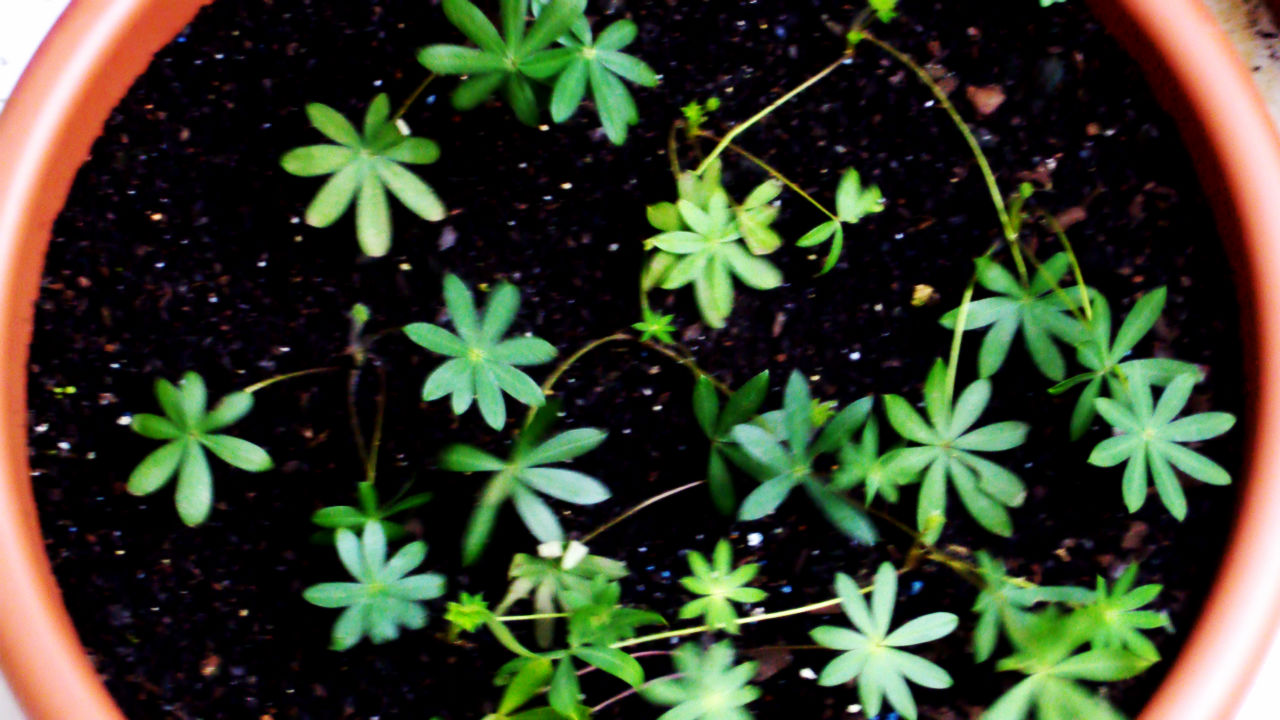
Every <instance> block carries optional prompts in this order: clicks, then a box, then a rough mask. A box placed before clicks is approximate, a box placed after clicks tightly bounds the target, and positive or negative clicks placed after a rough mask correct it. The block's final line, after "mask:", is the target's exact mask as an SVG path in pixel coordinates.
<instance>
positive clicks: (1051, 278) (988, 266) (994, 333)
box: [941, 252, 1087, 382]
mask: <svg viewBox="0 0 1280 720" xmlns="http://www.w3.org/2000/svg"><path fill="white" fill-rule="evenodd" d="M974 264H975V265H976V266H977V279H978V284H979V285H981V286H982V287H984V288H986V289H987V290H989V291H991V292H993V293H996V297H990V298H984V299H982V300H975V301H973V302H972V303H970V304H969V310H968V315H967V316H966V318H965V323H964V329H965V330H978V329H981V328H989V329H988V330H987V334H986V336H985V337H984V338H983V339H982V348H981V349H980V350H979V352H978V376H979V377H984V378H987V377H991V376H992V375H995V374H996V372H997V371H998V370H999V369H1000V367H1001V366H1002V365H1004V361H1005V359H1006V358H1007V357H1008V356H1009V348H1010V347H1011V346H1012V344H1013V336H1014V335H1016V334H1017V333H1018V332H1019V331H1021V332H1022V339H1023V340H1024V341H1025V342H1026V346H1027V352H1028V353H1030V355H1031V359H1032V361H1033V362H1035V365H1036V367H1037V368H1039V370H1040V372H1041V373H1043V374H1044V376H1045V377H1047V378H1049V379H1050V380H1053V381H1055V382H1057V381H1060V380H1062V379H1063V378H1064V377H1065V376H1066V373H1067V369H1066V368H1067V363H1066V360H1065V359H1063V357H1062V351H1061V350H1059V349H1058V346H1057V344H1056V342H1055V340H1057V341H1061V342H1066V343H1069V344H1071V345H1075V346H1079V345H1080V344H1081V343H1083V342H1084V341H1085V338H1086V337H1087V334H1086V330H1085V327H1084V325H1083V324H1082V323H1081V322H1080V321H1079V320H1076V319H1075V318H1074V317H1072V316H1071V310H1072V309H1073V308H1074V307H1076V306H1077V305H1078V303H1077V299H1078V293H1079V290H1078V289H1075V288H1072V289H1069V290H1062V289H1061V287H1060V285H1059V283H1061V281H1062V279H1063V276H1064V275H1066V274H1067V273H1068V272H1070V270H1071V259H1070V257H1069V256H1068V255H1067V253H1065V252H1060V253H1057V254H1056V255H1054V256H1053V257H1051V258H1049V259H1048V260H1047V261H1045V263H1044V264H1043V265H1041V266H1040V267H1039V268H1037V269H1036V274H1035V279H1034V280H1032V281H1031V284H1030V285H1029V286H1023V285H1022V284H1021V283H1019V282H1018V280H1017V278H1015V277H1014V276H1013V273H1010V272H1009V271H1008V270H1007V269H1005V267H1004V266H1003V265H1001V264H1000V263H998V262H996V261H995V260H992V259H991V258H989V257H985V256H984V257H980V258H978V259H977V260H975V261H974ZM1055 287H1056V288H1057V289H1058V290H1059V291H1060V292H1055ZM959 314H960V309H959V308H956V309H955V310H952V311H951V312H949V313H947V314H946V315H943V316H942V320H941V323H942V326H943V327H945V328H948V329H951V328H954V327H955V326H956V319H957V317H958V316H959Z"/></svg>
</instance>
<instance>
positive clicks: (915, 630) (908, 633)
mask: <svg viewBox="0 0 1280 720" xmlns="http://www.w3.org/2000/svg"><path fill="white" fill-rule="evenodd" d="M959 624H960V618H959V617H957V616H955V615H953V614H952V613H947V612H936V613H930V614H928V615H924V616H922V617H918V618H916V619H914V620H911V621H909V622H906V623H904V624H903V625H902V626H901V627H899V628H898V629H897V630H894V631H893V632H892V633H890V634H889V635H888V637H886V638H885V640H884V642H885V644H886V645H891V646H894V647H903V646H906V645H919V644H920V643H926V642H932V641H934V640H937V639H938V638H941V637H944V636H946V635H950V634H951V633H952V631H954V630H955V629H956V627H958V626H959Z"/></svg>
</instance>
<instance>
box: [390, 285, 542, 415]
mask: <svg viewBox="0 0 1280 720" xmlns="http://www.w3.org/2000/svg"><path fill="white" fill-rule="evenodd" d="M444 303H445V307H447V308H448V309H449V317H450V318H451V319H452V320H453V327H454V329H455V330H457V334H454V333H452V332H449V331H448V330H445V329H444V328H442V327H440V326H438V325H432V324H431V323H422V322H420V323H412V324H409V325H406V326H404V333H405V335H408V336H409V339H410V340H412V341H414V342H416V343H417V344H419V345H421V346H422V347H424V348H426V349H428V350H430V351H432V352H434V353H439V354H441V355H447V356H449V357H452V358H453V359H452V360H449V361H447V362H445V363H444V364H443V365H441V366H440V367H438V368H436V369H435V371H434V372H432V373H431V375H429V376H428V377H427V381H426V383H424V384H423V386H422V399H423V400H424V401H425V402H431V401H432V400H438V399H440V398H442V397H444V396H445V395H449V396H451V397H450V400H451V403H452V406H453V413H454V414H455V415H461V414H462V413H464V412H466V411H467V409H468V408H470V407H471V403H472V401H475V402H476V404H477V405H479V407H480V414H481V416H483V417H484V421H485V422H486V423H488V424H489V427H492V428H493V429H495V430H501V429H502V426H503V425H505V424H506V422H507V405H506V402H505V401H504V400H503V399H502V393H503V392H505V393H507V394H508V395H510V396H511V397H513V398H515V399H516V400H518V401H520V402H522V403H524V404H525V405H529V406H532V407H541V406H542V405H543V404H544V403H545V402H546V397H545V396H544V395H543V393H542V388H540V387H538V384H537V383H536V382H534V381H533V378H531V377H529V376H528V375H526V374H525V373H524V372H522V371H521V370H519V369H518V367H519V366H526V365H541V364H543V363H546V362H550V361H551V359H552V358H554V357H555V356H556V349H555V346H553V345H552V344H551V343H549V342H547V341H546V340H543V339H542V338H537V337H517V338H510V339H507V340H504V339H503V336H504V335H506V334H507V330H509V329H510V328H511V323H513V322H514V321H515V318H516V312H517V311H518V310H519V309H520V291H519V290H517V289H516V287H515V286H514V285H512V284H510V283H502V284H501V285H499V286H498V288H497V289H496V290H494V291H493V295H492V296H491V297H490V298H489V301H488V303H486V304H485V308H484V312H483V313H477V312H476V303H475V297H474V296H473V295H472V294H471V289H470V288H468V287H467V286H466V284H465V283H463V282H462V281H461V280H459V279H458V276H456V275H452V274H450V275H446V276H445V278H444Z"/></svg>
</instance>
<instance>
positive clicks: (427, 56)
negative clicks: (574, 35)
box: [418, 0, 586, 125]
mask: <svg viewBox="0 0 1280 720" xmlns="http://www.w3.org/2000/svg"><path fill="white" fill-rule="evenodd" d="M543 5H545V7H541V9H540V11H539V12H538V14H537V18H536V19H535V20H534V21H533V22H532V23H531V24H530V23H528V15H529V0H502V2H501V7H500V14H501V17H502V26H503V31H502V33H501V34H499V32H498V29H497V28H496V27H494V25H493V23H492V22H490V21H489V19H488V18H487V17H485V15H484V13H483V12H482V11H481V10H480V9H479V8H478V7H476V6H475V5H474V4H472V3H471V2H468V0H444V3H443V6H444V13H445V17H446V18H448V20H449V22H451V23H452V24H453V25H454V26H455V27H457V28H458V30H460V31H461V32H462V34H463V35H465V36H466V37H467V39H469V40H470V41H471V42H473V43H475V44H476V45H478V46H479V47H476V48H473V47H466V46H462V45H449V44H441V45H430V46H428V47H425V48H423V49H422V50H421V51H419V53H418V61H419V62H421V63H422V64H423V65H424V66H426V68H427V69H428V70H430V71H432V72H434V73H438V74H441V75H466V76H468V78H467V79H466V80H464V81H463V82H462V83H460V84H459V85H458V88H457V89H456V90H455V91H454V93H453V106H454V107H455V108H457V109H458V110H470V109H472V108H474V107H477V106H478V105H480V104H481V103H483V102H484V101H485V100H487V99H488V98H489V97H491V96H492V95H493V94H494V93H495V92H499V91H501V93H502V95H503V97H504V98H505V99H506V101H507V104H508V105H510V106H511V109H512V111H513V112H514V113H515V115H516V117H517V118H518V119H519V120H520V122H522V123H524V124H526V125H537V123H538V115H539V110H538V102H537V99H536V97H535V94H534V90H533V85H532V83H533V82H535V81H542V80H548V79H550V78H552V77H555V76H556V75H558V74H560V73H562V72H563V71H564V69H565V67H566V65H567V64H568V63H569V61H570V60H571V59H573V57H574V54H573V52H572V51H571V50H570V49H569V48H563V47H560V48H551V47H549V46H550V45H551V44H552V43H553V42H555V41H556V40H557V39H560V38H562V37H564V35H565V33H566V32H568V31H569V29H570V28H571V27H574V26H579V27H580V24H581V23H583V22H585V18H584V16H583V11H584V9H585V8H586V0H551V2H549V3H544V4H543Z"/></svg>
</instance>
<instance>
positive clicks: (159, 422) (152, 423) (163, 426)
mask: <svg viewBox="0 0 1280 720" xmlns="http://www.w3.org/2000/svg"><path fill="white" fill-rule="evenodd" d="M712 392H713V393H714V390H713V391H712ZM129 429H130V430H133V431H134V432H136V433H138V434H139V435H141V436H142V437H145V438H150V439H152V440H172V439H174V438H176V437H180V436H181V435H182V431H181V430H179V429H178V426H176V425H174V424H173V423H172V422H169V420H167V419H166V418H162V417H160V416H159V415H152V414H150V413H138V414H137V415H134V416H133V419H132V420H131V421H130V423H129Z"/></svg>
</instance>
